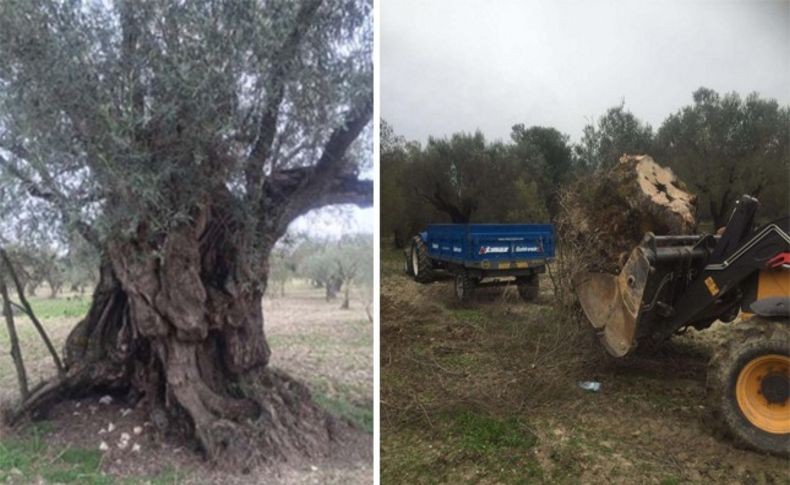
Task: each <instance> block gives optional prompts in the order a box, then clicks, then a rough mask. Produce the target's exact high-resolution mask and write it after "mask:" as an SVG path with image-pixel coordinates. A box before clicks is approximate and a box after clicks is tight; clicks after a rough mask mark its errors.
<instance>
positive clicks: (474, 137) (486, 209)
mask: <svg viewBox="0 0 790 485" xmlns="http://www.w3.org/2000/svg"><path fill="white" fill-rule="evenodd" d="M692 99H693V104H692V105H689V106H685V107H682V108H681V109H680V110H678V111H677V112H676V113H674V114H671V115H669V116H668V117H667V119H666V120H664V122H663V123H662V124H661V125H660V128H659V129H658V131H656V132H654V131H653V128H652V127H651V126H650V125H649V124H647V123H645V122H643V121H642V120H640V119H639V118H638V117H637V116H636V115H635V114H634V113H632V112H631V111H629V110H627V109H626V107H625V103H621V104H619V105H617V106H614V107H612V108H610V109H609V110H607V111H606V113H604V115H603V116H601V117H600V118H598V119H597V120H595V121H594V122H591V123H589V124H588V125H587V126H585V128H584V130H583V132H582V133H581V136H580V138H579V141H578V142H576V143H572V142H571V141H570V137H569V136H568V135H567V134H564V133H561V132H560V131H558V130H556V129H554V128H551V127H541V126H532V127H526V126H525V125H524V124H517V125H515V126H513V128H512V131H511V135H510V140H509V142H507V143H503V142H488V141H486V140H485V137H484V136H483V134H482V133H479V132H478V133H475V134H466V133H456V134H453V135H451V136H449V137H447V138H443V139H436V138H430V139H429V140H428V143H427V144H426V145H425V146H424V147H423V146H421V145H420V144H418V143H416V142H410V141H407V140H405V139H403V138H402V137H399V136H398V135H397V133H396V131H395V128H393V127H392V126H390V125H388V124H387V123H386V121H383V120H382V129H381V132H382V138H381V174H382V177H381V178H382V182H381V183H382V185H381V187H382V197H381V204H382V205H381V214H382V234H383V235H384V237H388V235H391V236H390V237H392V238H393V240H394V242H395V244H396V245H398V246H402V245H403V244H406V243H407V242H408V239H409V238H410V237H411V236H412V235H413V234H415V233H416V232H417V231H418V230H421V229H422V228H423V227H424V226H425V224H427V223H430V222H468V221H474V222H542V221H547V220H549V219H552V218H553V217H555V216H556V214H557V210H558V207H557V204H558V193H559V192H560V191H561V190H562V189H563V188H565V187H568V186H570V185H571V184H572V183H573V182H574V181H575V180H578V179H579V178H580V177H585V176H587V175H589V174H590V173H592V172H594V171H596V170H610V169H611V168H612V167H613V166H614V165H615V164H616V163H617V161H618V160H619V159H620V157H621V156H622V155H623V154H626V153H628V154H650V155H652V156H653V157H655V159H656V161H658V162H659V163H660V164H663V165H666V166H669V167H671V168H672V169H673V170H674V171H675V172H676V173H677V174H678V175H679V176H680V178H681V179H682V180H685V181H686V182H687V184H688V185H689V187H690V189H691V190H692V191H694V192H696V193H697V195H698V196H699V200H700V204H699V211H700V214H699V216H700V219H702V220H709V221H712V222H713V223H714V225H716V226H717V227H720V226H721V225H723V224H724V223H725V222H726V218H727V216H728V215H729V212H730V211H731V210H732V205H733V203H734V201H735V200H736V199H737V197H738V196H739V195H740V194H743V193H748V194H752V195H755V196H758V197H759V198H760V200H761V204H762V209H761V216H762V217H763V218H764V219H771V218H776V217H780V216H782V215H786V214H787V213H788V209H790V207H789V206H790V200H788V198H787V187H788V186H790V143H788V137H789V136H790V121H789V120H790V115H789V114H788V113H790V107H788V106H780V105H779V104H778V103H777V102H776V101H775V100H772V99H764V98H761V97H760V96H759V95H758V94H756V93H753V94H750V95H748V96H747V97H746V98H745V99H744V98H741V97H740V96H739V95H738V94H736V93H730V94H726V95H719V94H718V93H716V92H715V91H713V90H711V89H707V88H700V89H698V90H697V91H695V92H694V93H693V94H692Z"/></svg>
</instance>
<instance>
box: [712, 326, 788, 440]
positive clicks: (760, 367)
mask: <svg viewBox="0 0 790 485" xmlns="http://www.w3.org/2000/svg"><path fill="white" fill-rule="evenodd" d="M734 326H735V327H736V328H735V329H734V332H732V336H731V337H730V338H729V339H728V340H727V342H725V344H724V345H722V347H721V348H720V349H719V351H718V352H716V354H715V355H714V357H713V358H712V359H711V362H710V366H709V368H708V376H707V382H706V384H707V391H708V404H709V406H710V408H711V410H712V411H713V417H714V418H715V420H716V421H715V424H716V425H717V426H718V427H719V428H720V429H721V431H723V432H724V433H725V434H726V435H728V436H730V437H731V438H733V439H734V440H735V442H736V443H737V444H740V445H742V446H744V447H747V448H751V449H754V450H757V451H761V452H763V453H770V454H773V455H780V456H790V414H788V413H790V396H788V384H790V374H789V373H790V321H788V320H787V319H786V318H785V319H782V320H769V319H765V318H761V317H753V318H751V319H749V320H748V321H745V322H742V323H736V324H734ZM768 376H770V378H771V380H770V381H766V379H765V377H768ZM766 382H767V384H766ZM768 386H771V387H768ZM764 393H767V394H768V395H769V396H770V397H768V398H766V397H765V394H764Z"/></svg>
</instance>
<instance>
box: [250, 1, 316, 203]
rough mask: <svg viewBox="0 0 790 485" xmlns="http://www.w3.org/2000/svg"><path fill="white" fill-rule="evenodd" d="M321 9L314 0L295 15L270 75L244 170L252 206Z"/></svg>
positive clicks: (306, 3)
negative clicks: (299, 57) (299, 58)
mask: <svg viewBox="0 0 790 485" xmlns="http://www.w3.org/2000/svg"><path fill="white" fill-rule="evenodd" d="M320 5H321V0H311V1H308V2H304V3H303V4H302V6H301V8H300V9H299V12H298V13H297V14H296V22H295V23H294V29H293V30H292V31H291V33H290V34H289V35H288V37H287V38H286V40H285V42H284V43H283V45H282V47H281V48H280V50H279V51H278V52H277V53H276V54H275V56H274V60H273V62H272V67H271V75H270V76H271V77H270V80H271V81H270V84H269V86H268V90H267V93H266V98H267V100H266V104H265V105H264V107H263V115H262V116H261V120H260V123H259V124H258V138H257V140H256V141H255V145H253V147H252V151H251V152H250V156H249V159H248V160H247V166H246V167H245V170H244V175H245V180H246V184H247V185H246V188H247V196H248V198H249V201H250V202H252V203H253V204H257V203H258V201H259V199H260V194H261V181H262V180H263V164H264V162H265V161H266V159H267V158H268V157H269V155H270V152H271V148H272V143H273V142H274V136H275V135H276V133H277V119H278V117H279V114H280V106H281V105H282V102H283V98H284V97H285V84H286V81H287V80H288V74H289V72H290V71H291V69H292V68H293V65H294V61H295V60H296V54H297V52H298V51H299V47H300V45H301V44H302V40H303V39H304V36H305V34H306V33H307V31H308V30H309V28H310V26H311V24H312V19H313V17H314V16H315V14H316V11H317V10H318V7H319V6H320Z"/></svg>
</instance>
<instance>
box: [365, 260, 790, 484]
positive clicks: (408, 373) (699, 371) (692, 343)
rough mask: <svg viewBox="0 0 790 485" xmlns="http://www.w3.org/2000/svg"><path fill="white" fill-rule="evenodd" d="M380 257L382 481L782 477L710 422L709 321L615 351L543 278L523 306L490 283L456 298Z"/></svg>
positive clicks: (766, 459)
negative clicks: (570, 314) (566, 313)
mask: <svg viewBox="0 0 790 485" xmlns="http://www.w3.org/2000/svg"><path fill="white" fill-rule="evenodd" d="M382 269H383V275H382V299H381V301H382V305H381V309H382V315H381V326H382V340H381V342H382V350H381V355H382V369H381V379H382V381H381V389H382V398H381V399H382V455H381V456H382V465H381V466H382V482H385V483H386V482H389V483H400V482H410V483H434V482H459V481H463V482H472V483H503V482H505V483H546V482H548V483H662V484H672V483H686V482H691V483H787V482H788V480H787V477H788V468H789V467H788V462H787V461H786V460H783V459H781V458H777V457H773V456H766V455H762V454H759V453H755V452H752V451H749V450H743V449H738V448H736V447H735V446H734V445H733V443H732V442H731V441H730V440H728V439H727V438H726V437H725V436H722V435H720V434H719V432H718V431H717V428H716V426H714V424H713V423H711V421H710V419H711V418H710V415H711V412H710V410H709V409H707V408H706V402H705V401H706V400H705V375H706V368H707V362H708V360H709V358H710V356H711V353H712V350H713V349H714V347H715V346H716V345H717V343H718V341H720V340H721V339H722V338H724V337H723V335H724V331H725V330H726V328H722V326H723V325H722V324H717V325H716V326H714V327H713V328H711V329H708V330H706V331H703V332H696V331H693V330H692V331H689V332H688V333H687V334H685V335H683V336H678V337H676V338H674V339H673V340H672V341H670V342H667V343H665V344H663V345H659V346H656V347H654V348H640V349H638V350H637V351H636V352H635V353H634V354H633V355H631V356H629V357H627V358H624V359H620V360H618V359H614V358H611V357H609V356H608V355H606V354H605V352H604V351H603V350H602V348H601V346H600V345H599V343H598V342H597V340H596V337H595V335H594V333H593V331H592V329H591V328H588V325H586V324H585V323H586V322H578V321H573V320H569V319H565V318H560V317H557V315H556V313H555V312H554V310H553V307H552V305H551V302H552V298H553V295H552V290H551V288H550V281H549V280H548V278H543V279H542V281H541V285H542V292H541V298H540V301H539V302H538V303H537V304H528V303H523V302H521V301H519V300H518V299H517V298H513V297H511V295H509V294H508V293H509V291H504V292H503V291H502V290H491V291H492V292H493V293H488V292H487V293H486V294H484V295H482V298H478V300H477V301H476V302H475V303H474V304H471V305H465V306H463V307H461V306H459V305H457V304H456V303H455V302H454V301H453V294H452V283H451V282H436V283H431V284H428V285H420V284H418V283H415V282H414V281H412V280H411V279H409V278H407V277H406V276H405V275H403V274H401V273H400V272H399V265H397V264H396V260H395V258H392V260H391V261H389V262H387V264H383V266H382ZM579 381H598V382H600V383H601V389H600V391H599V392H589V391H584V390H582V389H580V388H579V386H578V382H579Z"/></svg>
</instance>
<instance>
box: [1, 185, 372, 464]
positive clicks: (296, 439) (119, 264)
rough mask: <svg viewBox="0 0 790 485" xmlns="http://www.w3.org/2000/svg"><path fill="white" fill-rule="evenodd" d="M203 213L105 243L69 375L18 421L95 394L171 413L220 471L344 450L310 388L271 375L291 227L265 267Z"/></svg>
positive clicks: (224, 216) (68, 351)
mask: <svg viewBox="0 0 790 485" xmlns="http://www.w3.org/2000/svg"><path fill="white" fill-rule="evenodd" d="M363 185H364V186H365V187H367V185H366V184H363ZM367 197H369V196H367ZM206 207H207V208H206V209H205V210H204V211H203V212H202V213H201V214H199V215H198V216H197V217H196V218H195V222H194V223H192V224H183V225H180V226H178V227H175V228H173V229H171V230H170V231H169V232H168V233H167V234H166V236H165V237H164V239H161V240H157V241H148V240H146V238H145V235H144V233H143V232H142V231H141V232H140V234H138V237H136V238H133V239H131V240H129V239H125V240H121V239H118V240H111V241H109V242H108V244H107V246H106V249H105V254H104V258H103V262H102V265H101V271H100V280H99V283H98V285H97V287H96V290H95V292H94V296H93V303H92V306H91V308H90V311H89V313H88V315H87V316H86V317H85V319H83V320H82V321H81V322H80V323H79V324H77V326H76V327H75V328H74V330H73V331H72V332H71V334H70V335H69V337H68V339H67V342H66V346H65V362H66V365H67V367H68V371H67V372H66V374H65V376H63V377H62V378H61V379H55V380H53V381H51V382H49V383H48V384H46V385H45V386H43V387H41V388H39V389H38V390H37V391H36V392H34V393H32V395H31V396H30V397H29V398H28V399H27V400H26V401H25V402H23V403H22V406H20V407H19V408H18V410H17V412H16V413H15V414H13V415H12V416H11V418H12V420H16V419H19V418H20V417H22V416H24V415H26V414H32V415H34V416H35V415H39V414H42V413H46V411H47V409H48V408H49V407H50V406H51V405H52V404H54V403H55V402H57V401H58V400H60V399H62V398H63V397H64V396H75V395H81V394H86V393H90V392H94V391H97V390H98V391H101V392H115V393H119V394H124V395H126V396H128V397H129V398H130V399H132V400H134V401H135V402H136V404H137V405H142V406H145V407H146V409H148V410H149V411H150V412H151V413H160V414H159V415H160V416H161V415H162V414H161V413H162V411H165V413H166V414H165V415H166V416H169V418H168V420H167V421H168V422H170V423H172V424H173V425H175V424H176V423H178V424H186V426H187V429H189V430H190V431H191V432H192V433H193V434H194V437H195V438H196V439H197V440H198V442H199V444H200V446H201V448H202V449H203V450H204V451H205V453H206V455H207V457H209V458H210V459H212V460H214V461H216V462H220V461H221V462H222V463H223V464H238V463H241V462H244V463H249V460H250V459H251V457H252V456H253V455H254V456H256V457H260V458H263V459H267V460H277V459H280V458H284V457H287V456H290V455H291V454H293V453H299V454H306V455H309V456H315V455H321V454H326V453H328V452H329V450H330V447H331V446H332V445H337V441H338V440H340V439H342V437H343V436H344V435H345V433H344V430H346V429H347V428H348V426H349V425H348V424H346V423H344V422H339V421H337V420H336V419H335V418H334V417H333V416H331V415H330V414H328V413H326V412H325V411H323V410H322V409H321V408H319V407H317V406H316V405H315V404H314V403H313V402H312V400H311V397H310V392H309V390H308V389H307V387H306V386H305V385H304V384H302V383H300V382H298V381H296V380H294V379H292V378H290V377H289V376H287V375H285V374H283V373H282V372H279V371H277V370H274V369H271V368H269V367H268V363H269V355H270V350H269V346H268V344H267V342H266V338H265V335H264V327H263V324H264V318H263V311H262V306H261V298H262V296H263V294H264V292H265V290H266V283H267V273H268V263H267V260H268V255H269V252H270V250H271V247H272V246H273V244H274V242H275V241H276V240H277V238H278V236H279V232H278V231H284V229H285V227H287V224H285V225H284V226H282V227H281V228H280V229H279V230H275V233H274V234H273V235H272V237H269V238H266V241H268V242H267V243H265V244H264V245H263V246H262V247H257V248H256V253H255V254H256V255H257V257H256V261H262V262H263V263H262V264H261V265H258V263H253V262H251V261H248V257H247V254H249V252H248V251H246V248H245V247H244V243H243V242H241V241H244V239H243V238H242V237H240V235H239V231H235V230H233V228H234V227H238V226H236V225H235V224H234V222H233V221H232V220H231V219H232V218H231V216H229V213H228V212H229V211H228V210H227V207H226V206H225V205H223V204H222V203H217V204H214V205H212V204H207V205H206Z"/></svg>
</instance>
